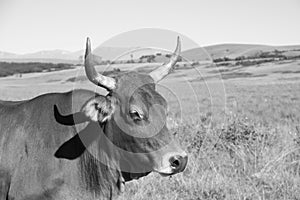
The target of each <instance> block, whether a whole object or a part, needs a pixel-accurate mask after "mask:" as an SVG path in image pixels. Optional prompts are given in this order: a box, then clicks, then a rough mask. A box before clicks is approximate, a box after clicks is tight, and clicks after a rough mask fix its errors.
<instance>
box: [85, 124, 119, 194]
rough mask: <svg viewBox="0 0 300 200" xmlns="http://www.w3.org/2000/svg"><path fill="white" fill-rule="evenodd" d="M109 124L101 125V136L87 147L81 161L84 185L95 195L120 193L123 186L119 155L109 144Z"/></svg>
mask: <svg viewBox="0 0 300 200" xmlns="http://www.w3.org/2000/svg"><path fill="white" fill-rule="evenodd" d="M107 126H108V123H106V124H103V125H101V130H100V131H99V132H100V134H99V137H98V138H97V139H96V140H94V141H93V142H92V143H91V144H90V145H89V146H88V147H87V148H86V151H85V152H84V153H83V155H82V156H81V157H80V161H79V163H80V164H79V166H80V173H81V180H82V182H83V187H85V189H86V190H87V191H88V192H90V193H92V194H93V195H95V196H99V197H100V196H101V197H104V198H105V197H106V198H110V197H112V196H114V195H116V194H119V193H120V189H121V186H122V185H121V180H122V175H121V173H120V170H119V166H118V162H117V160H118V155H115V153H114V151H113V149H112V148H111V147H110V145H108V144H107V136H106V133H105V131H106V128H107ZM98 127H99V128H100V126H98Z"/></svg>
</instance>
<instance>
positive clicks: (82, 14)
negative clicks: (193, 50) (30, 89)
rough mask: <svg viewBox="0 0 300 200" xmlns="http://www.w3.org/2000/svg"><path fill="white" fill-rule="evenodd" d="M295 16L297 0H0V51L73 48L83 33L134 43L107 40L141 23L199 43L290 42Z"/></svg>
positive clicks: (299, 30)
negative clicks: (178, 34) (175, 33)
mask: <svg viewBox="0 0 300 200" xmlns="http://www.w3.org/2000/svg"><path fill="white" fill-rule="evenodd" d="M299 19H300V1H299V0H284V1H283V0H226V1H225V0H185V1H182V0H147V1H145V0H127V1H124V0H123V1H122V0H119V1H117V0H109V1H102V0H76V1H75V0H0V51H6V52H13V53H30V52H35V51H40V50H54V49H63V50H68V51H76V50H79V49H83V48H84V43H85V38H86V37H87V36H89V37H90V38H91V39H92V42H93V45H94V46H99V45H101V44H103V43H104V44H108V45H113V46H118V45H120V46H122V45H125V46H126V45H134V46H139V45H140V42H142V41H139V39H143V37H137V38H135V37H133V36H132V35H131V36H130V37H131V38H129V40H130V41H136V45H135V44H134V43H130V44H127V43H126V42H125V43H122V42H121V43H120V44H118V42H117V41H118V40H116V41H115V42H111V43H107V41H108V40H110V39H111V38H112V37H114V36H117V35H119V34H121V33H124V32H128V31H132V30H136V29H140V28H157V29H167V30H170V31H173V32H177V33H180V34H182V35H185V36H186V37H187V38H190V39H191V40H193V41H194V42H196V43H197V44H198V45H199V46H207V45H212V44H220V43H247V44H267V45H295V44H300V23H299ZM149 40H150V41H151V40H152V41H161V42H162V41H163V40H164V37H162V38H159V37H158V36H157V35H155V34H154V35H153V37H151V39H150V38H149ZM172 40H173V41H174V43H175V40H176V38H174V39H173V38H172ZM105 42H106V43H105ZM173 46H174V45H173Z"/></svg>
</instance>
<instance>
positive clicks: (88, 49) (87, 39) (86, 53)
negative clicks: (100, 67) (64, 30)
mask: <svg viewBox="0 0 300 200" xmlns="http://www.w3.org/2000/svg"><path fill="white" fill-rule="evenodd" d="M90 53H91V40H90V38H89V37H87V38H86V49H85V57H86V56H87V55H88V54H90Z"/></svg>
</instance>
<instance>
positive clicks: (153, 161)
mask: <svg viewBox="0 0 300 200" xmlns="http://www.w3.org/2000/svg"><path fill="white" fill-rule="evenodd" d="M179 53H180V41H179V39H178V44H177V48H176V50H175V52H174V54H173V56H172V57H171V60H170V62H169V63H167V64H164V65H163V66H161V67H159V68H158V69H156V70H154V71H152V72H151V73H150V74H149V75H145V74H139V73H137V72H128V73H124V74H122V75H119V76H116V77H114V78H112V77H106V76H103V75H102V74H99V73H97V72H96V70H95V68H94V65H93V59H92V58H93V55H92V54H91V47H90V42H89V40H88V41H87V49H86V55H85V70H86V74H87V77H88V78H89V80H90V81H91V82H93V83H95V84H97V85H98V86H101V87H104V88H106V89H107V90H108V91H109V94H108V95H107V96H106V97H104V96H98V97H96V98H93V99H91V100H90V101H89V102H87V103H86V104H85V105H84V106H83V108H82V111H81V114H80V115H82V113H83V115H84V118H88V119H90V120H91V121H93V122H98V123H99V124H101V126H102V127H103V130H104V134H105V137H106V138H107V139H108V143H111V144H112V145H111V147H112V148H110V149H111V150H110V151H111V152H112V151H113V152H114V155H117V162H118V163H119V166H120V170H121V171H122V172H124V173H128V174H130V175H131V177H129V178H128V177H127V178H126V177H125V179H127V180H130V179H131V178H137V177H140V176H142V175H144V174H148V173H149V172H151V171H156V172H158V173H160V174H162V175H172V174H176V173H179V172H182V171H183V170H184V169H185V167H186V165H187V155H186V153H185V152H184V151H183V150H181V149H180V148H179V145H178V144H176V142H174V141H173V138H172V133H170V132H169V130H168V128H167V126H166V117H167V102H166V100H165V99H164V98H163V97H162V96H161V95H160V94H159V93H158V92H157V91H156V88H155V87H156V83H157V82H158V81H159V80H161V79H162V78H164V77H165V76H166V75H168V73H169V72H170V70H172V68H173V67H174V65H175V64H176V62H177V60H178V57H179ZM105 145H106V144H105ZM112 149H113V150H112ZM116 152H117V153H116ZM58 154H59V153H58ZM58 154H56V155H58ZM132 175H133V177H132ZM134 175H136V177H134Z"/></svg>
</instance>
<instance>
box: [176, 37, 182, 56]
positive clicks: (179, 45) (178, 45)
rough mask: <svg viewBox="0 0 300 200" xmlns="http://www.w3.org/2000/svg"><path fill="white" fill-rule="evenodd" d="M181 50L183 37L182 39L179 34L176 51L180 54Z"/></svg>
mask: <svg viewBox="0 0 300 200" xmlns="http://www.w3.org/2000/svg"><path fill="white" fill-rule="evenodd" d="M180 51H181V39H180V36H177V47H176V50H175V52H176V53H177V54H179V53H180Z"/></svg>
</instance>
